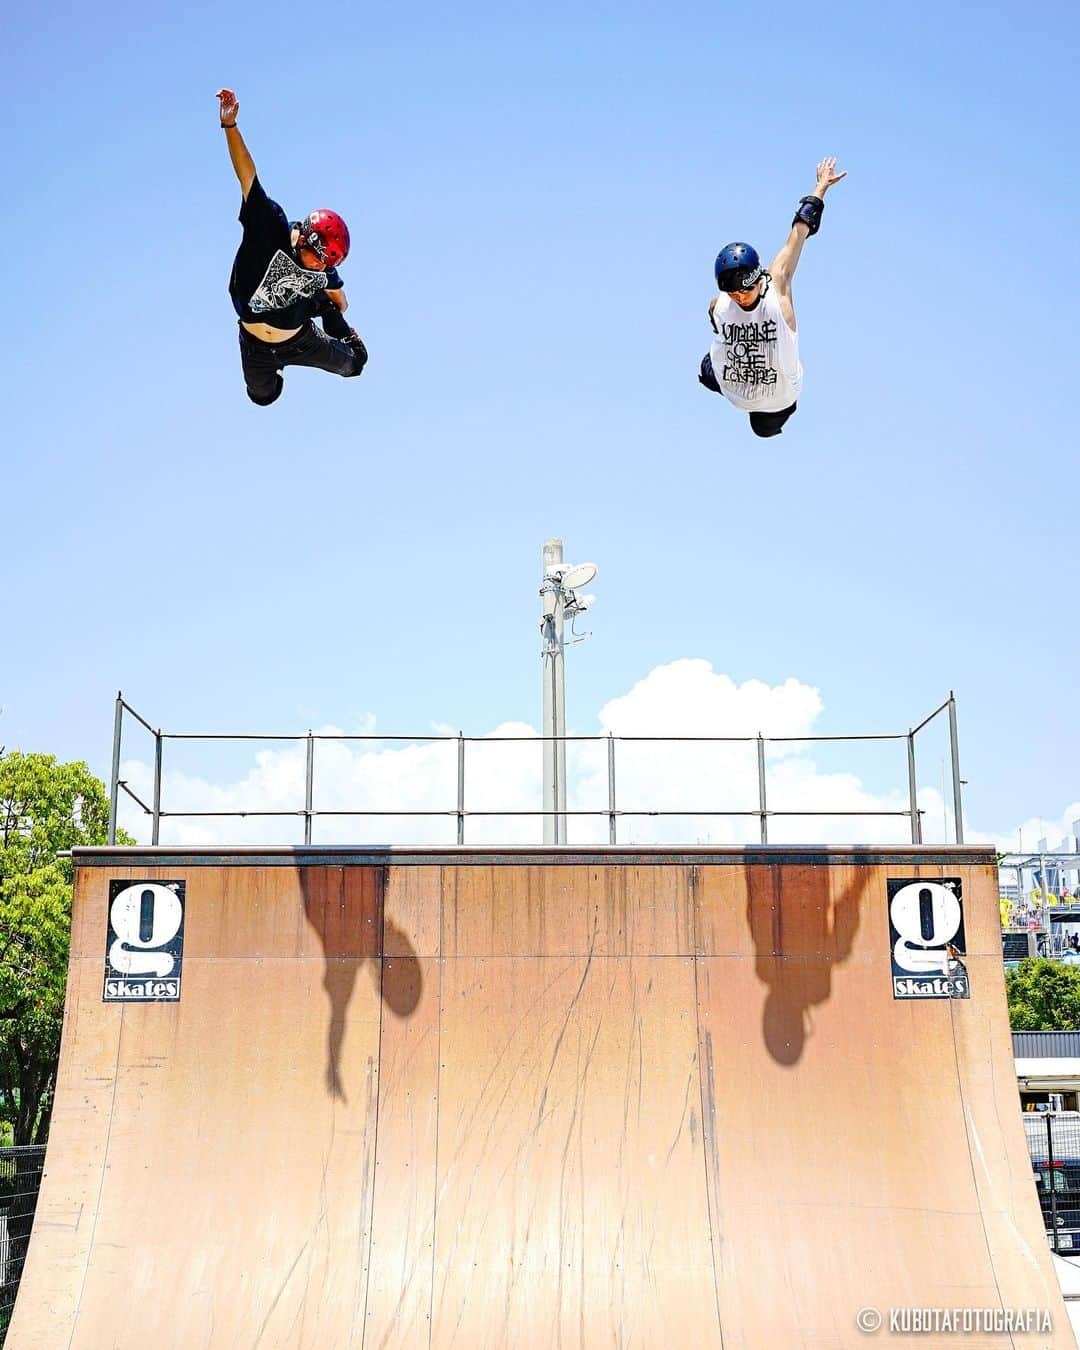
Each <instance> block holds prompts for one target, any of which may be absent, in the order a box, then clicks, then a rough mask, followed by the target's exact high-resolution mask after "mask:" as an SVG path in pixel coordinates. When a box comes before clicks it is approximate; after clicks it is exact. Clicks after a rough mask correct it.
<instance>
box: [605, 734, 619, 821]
mask: <svg viewBox="0 0 1080 1350" xmlns="http://www.w3.org/2000/svg"><path fill="white" fill-rule="evenodd" d="M607 809H608V843H609V844H614V843H617V842H618V841H617V839H616V828H615V822H616V820H617V817H616V815H615V736H614V734H613V733H612V732H610V731H609V732H608V737H607Z"/></svg>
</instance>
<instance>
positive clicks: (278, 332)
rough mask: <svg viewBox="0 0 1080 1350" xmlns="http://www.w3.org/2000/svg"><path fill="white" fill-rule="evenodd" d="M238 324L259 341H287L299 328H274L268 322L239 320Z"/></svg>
mask: <svg viewBox="0 0 1080 1350" xmlns="http://www.w3.org/2000/svg"><path fill="white" fill-rule="evenodd" d="M240 326H241V328H243V329H244V330H245V331H246V332H248V333H250V334H251V336H252V337H255V338H258V339H259V341H260V342H288V340H289V338H292V337H295V336H296V335H297V333H299V331H300V329H299V328H274V327H272V325H270V324H268V323H244V322H243V321H241V324H240Z"/></svg>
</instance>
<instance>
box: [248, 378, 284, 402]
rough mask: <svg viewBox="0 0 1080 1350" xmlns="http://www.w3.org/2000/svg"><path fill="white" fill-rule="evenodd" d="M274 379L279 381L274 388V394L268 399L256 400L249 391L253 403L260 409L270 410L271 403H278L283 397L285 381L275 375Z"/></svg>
mask: <svg viewBox="0 0 1080 1350" xmlns="http://www.w3.org/2000/svg"><path fill="white" fill-rule="evenodd" d="M274 379H275V380H276V381H277V384H276V385H275V386H274V391H273V393H272V394H269V395H268V396H267V397H266V398H256V397H255V395H254V394H253V393H252V392H251V390H250V389H249V390H248V391H247V396H248V398H249V399H251V401H252V403H254V404H256V405H257V406H258V407H260V408H269V406H270V404H271V403H276V402H277V401H278V399H279V398H280V397H281V391H282V390H283V389H284V388H285V381H284V380H283V379H282V378H281V376H280V375H275V376H274Z"/></svg>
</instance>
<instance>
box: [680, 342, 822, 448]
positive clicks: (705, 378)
mask: <svg viewBox="0 0 1080 1350" xmlns="http://www.w3.org/2000/svg"><path fill="white" fill-rule="evenodd" d="M698 383H699V384H703V385H704V386H705V388H706V389H710V390H712V392H713V393H714V394H722V393H723V392H724V391H723V389H722V388H721V387H720V381H719V380H718V379H717V378H716V371H715V370H713V363H712V357H711V356H710V355H709V353H708V352H706V353H705V356H704V357H703V358H702V362H701V370H700V371H699V372H698ZM797 407H798V404H797V403H793V404H792V405H791V407H790V408H782V409H781V410H780V411H779V412H752V413H751V414H750V427H751V430H752V431H753V433H754V435H755V436H779V435H780V432H781V431H782V430H783V427H784V423H785V422H786V421H787V420H788V418H789V417H790V416H791V414H792V413H793V412H794V411H795V409H796V408H797Z"/></svg>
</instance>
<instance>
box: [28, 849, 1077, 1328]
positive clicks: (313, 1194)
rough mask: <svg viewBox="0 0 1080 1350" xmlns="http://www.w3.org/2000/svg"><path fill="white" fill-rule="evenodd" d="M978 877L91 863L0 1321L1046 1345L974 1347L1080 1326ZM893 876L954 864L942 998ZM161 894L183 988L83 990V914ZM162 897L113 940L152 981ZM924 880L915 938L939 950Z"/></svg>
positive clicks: (983, 871) (615, 858) (272, 860)
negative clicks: (1053, 1226) (45, 1126)
mask: <svg viewBox="0 0 1080 1350" xmlns="http://www.w3.org/2000/svg"><path fill="white" fill-rule="evenodd" d="M992 864H993V856H992V855H990V854H987V853H985V852H983V851H980V850H975V849H966V850H965V849H955V850H934V849H929V848H927V849H905V850H858V849H855V850H852V849H837V850H828V849H803V850H787V849H780V848H772V849H769V848H761V849H744V850H739V849H732V850H709V849H680V850H634V849H606V850H594V851H591V852H587V853H584V852H581V853H579V852H574V851H572V850H566V849H552V850H529V851H508V850H501V851H499V850H443V851H436V850H374V849H372V850H362V849H358V850H347V849H315V848H312V849H295V850H284V849H276V850H275V849H262V850H260V849H242V850H241V849H238V850H234V851H224V852H223V851H221V850H190V851H186V852H178V851H177V850H172V849H131V850H125V849H104V850H94V849H88V850H83V851H80V852H78V853H77V854H76V894H75V909H74V914H73V924H72V953H71V966H70V973H69V981H68V1001H67V1009H66V1017H65V1027H64V1042H63V1049H62V1053H61V1067H60V1076H59V1084H58V1089H57V1099H56V1105H55V1109H54V1116H53V1127H52V1136H51V1139H50V1142H49V1150H48V1156H47V1159H46V1169H45V1179H44V1182H43V1186H42V1192H41V1197H40V1200H39V1203H38V1208H37V1214H36V1218H35V1224H34V1232H33V1237H32V1240H31V1247H30V1254H29V1257H28V1261H27V1265H26V1270H25V1273H24V1276H23V1282H22V1288H21V1291H20V1294H19V1299H18V1303H17V1306H16V1309H15V1316H14V1321H13V1325H12V1329H11V1331H10V1333H9V1337H8V1342H7V1344H8V1346H9V1347H10V1348H11V1350H56V1348H57V1347H70V1348H71V1350H129V1348H130V1350H134V1347H136V1346H138V1347H143V1346H145V1345H156V1346H162V1347H176V1348H177V1350H201V1347H207V1348H210V1347H214V1348H215V1350H216V1348H217V1347H220V1348H221V1350H248V1348H251V1350H254V1348H255V1347H260V1348H261V1350H269V1348H270V1347H299V1348H300V1350H338V1348H339V1347H340V1348H341V1350H345V1348H346V1347H349V1348H354V1350H390V1348H391V1347H393V1348H394V1350H413V1348H415V1350H421V1348H423V1350H429V1348H434V1350H451V1348H452V1347H453V1348H455V1350H456V1348H458V1347H460V1348H461V1350H483V1348H485V1347H490V1348H491V1350H496V1347H506V1348H507V1350H568V1348H569V1347H577V1348H579V1350H595V1348H596V1347H605V1346H610V1347H613V1348H616V1350H649V1348H650V1347H658V1348H659V1350H671V1348H673V1347H674V1348H675V1350H683V1348H684V1347H686V1348H689V1347H694V1350H697V1347H702V1348H703V1350H711V1348H713V1347H715V1350H780V1348H781V1347H782V1348H783V1350H789V1348H795V1350H799V1348H802V1350H811V1348H812V1350H825V1348H826V1347H828V1348H829V1350H832V1348H834V1347H852V1350H855V1348H856V1347H863V1350H865V1347H866V1346H867V1345H869V1344H872V1343H873V1338H872V1337H868V1336H867V1335H866V1334H864V1333H863V1332H862V1331H860V1330H859V1328H858V1326H857V1324H856V1315H857V1314H858V1312H859V1310H860V1309H863V1308H866V1307H871V1308H876V1309H879V1310H881V1311H882V1313H883V1314H884V1316H885V1317H886V1319H887V1318H888V1315H889V1310H890V1309H893V1308H896V1309H901V1308H908V1307H918V1308H923V1309H934V1308H940V1309H953V1308H968V1307H970V1308H978V1309H980V1310H982V1315H983V1316H984V1317H985V1316H986V1315H987V1310H997V1311H998V1313H999V1314H1000V1313H1001V1312H1002V1311H1003V1310H1005V1309H1008V1310H1010V1311H1011V1312H1015V1310H1032V1311H1033V1312H1035V1313H1043V1314H1048V1315H1049V1318H1050V1320H1051V1322H1052V1327H1051V1329H1050V1330H1048V1331H1047V1330H1039V1331H1037V1332H1035V1333H1034V1334H1011V1333H1008V1332H993V1331H978V1332H973V1333H968V1334H966V1335H964V1336H963V1337H962V1340H963V1343H964V1344H965V1345H967V1346H977V1347H989V1346H995V1347H1001V1346H1009V1345H1017V1346H1025V1347H1031V1348H1032V1350H1034V1348H1035V1347H1064V1346H1073V1345H1074V1344H1075V1342H1074V1340H1073V1337H1072V1333H1071V1331H1070V1330H1069V1324H1068V1318H1067V1316H1066V1312H1065V1308H1064V1304H1063V1303H1062V1301H1061V1298H1060V1295H1059V1293H1058V1287H1057V1281H1056V1278H1055V1276H1054V1273H1053V1270H1052V1268H1051V1264H1050V1256H1049V1252H1048V1250H1047V1245H1046V1239H1045V1236H1044V1234H1043V1230H1042V1222H1041V1218H1040V1215H1039V1210H1038V1204H1037V1201H1036V1196H1035V1191H1034V1185H1033V1179H1032V1173H1031V1168H1030V1165H1029V1163H1028V1158H1027V1150H1026V1145H1025V1141H1024V1138H1023V1132H1022V1129H1021V1122H1020V1119H1019V1101H1018V1095H1017V1091H1016V1079H1015V1073H1014V1070H1013V1062H1012V1055H1011V1044H1010V1039H1009V1028H1008V1023H1007V1017H1006V1008H1005V998H1004V982H1003V973H1002V961H1001V940H1000V932H999V920H998V905H997V879H996V873H995V871H994V868H993V865H992ZM914 880H920V881H922V882H923V883H940V882H943V881H945V880H950V881H952V880H958V881H959V883H960V885H959V897H960V899H959V904H960V905H961V908H962V917H963V923H964V929H963V945H962V948H961V949H958V950H957V951H954V952H953V953H952V955H953V958H954V959H959V960H961V961H962V967H961V968H957V967H955V966H954V967H953V973H954V974H955V972H956V970H957V969H960V970H961V973H962V974H963V975H964V976H965V977H966V981H967V992H968V993H969V997H960V996H957V995H958V993H959V992H962V982H961V983H960V984H956V985H950V986H949V992H947V993H945V994H943V995H942V996H938V997H928V996H920V997H895V996H894V993H895V990H894V971H893V967H892V951H893V941H894V937H895V934H894V933H893V932H892V931H891V929H890V899H889V897H890V883H892V887H891V890H892V892H895V891H896V888H897V886H898V885H899V884H902V883H904V882H908V881H914ZM178 882H182V883H183V907H184V915H183V918H184V922H183V932H182V937H183V952H182V958H181V961H182V964H181V966H179V967H178V968H177V969H178V970H179V971H180V972H181V974H180V984H179V998H178V999H175V1000H172V1001H130V1000H129V1001H121V1002H113V1001H110V1002H106V1001H104V1000H103V996H102V995H103V990H104V987H105V974H106V947H107V945H109V944H110V941H112V940H116V936H117V935H116V932H115V931H114V932H113V933H112V934H111V936H110V929H109V924H110V912H111V911H110V901H111V898H112V897H113V896H115V895H117V894H118V893H120V892H123V891H124V890H125V887H126V886H128V885H130V884H131V883H142V884H143V885H144V886H145V887H149V886H151V885H172V884H173V883H178ZM946 889H948V888H946ZM950 893H953V892H950ZM154 894H157V893H156V892H154V893H151V894H150V896H149V897H148V898H147V897H146V895H145V892H144V891H139V892H137V893H136V902H135V903H136V907H138V905H139V904H141V905H142V908H140V909H138V913H137V914H136V915H135V918H133V919H130V920H129V927H128V928H127V929H126V930H125V931H126V932H127V934H128V940H130V943H131V944H133V946H134V948H136V949H138V951H139V952H140V953H142V956H141V957H140V958H139V959H143V960H145V961H148V962H151V963H154V962H158V961H160V963H161V965H160V969H159V974H160V971H161V970H165V969H167V968H170V967H169V963H170V961H171V960H172V958H171V957H168V956H163V955H162V954H161V953H162V952H163V951H164V948H163V947H160V945H155V944H158V929H157V928H156V927H155V923H156V919H155V914H156V912H157V911H156V910H155V909H154V904H153V903H152V901H153V895H154ZM939 894H940V889H939V890H937V891H933V892H931V891H930V890H929V889H927V887H926V885H925V884H924V886H923V888H922V890H920V891H919V892H918V893H917V900H916V904H917V905H921V906H922V907H923V908H922V909H919V910H918V911H917V913H916V917H915V919H914V920H911V922H914V923H916V925H919V924H921V925H922V929H921V930H920V931H921V932H922V937H921V938H919V939H918V941H917V943H916V945H917V946H918V945H919V943H922V947H920V952H921V951H922V948H923V947H925V948H927V949H928V951H929V952H930V955H929V956H928V958H927V959H928V960H930V961H931V964H932V962H933V960H935V959H937V958H936V957H934V955H933V951H934V950H936V948H935V946H934V943H935V940H936V934H937V931H938V927H937V926H938V918H936V917H935V915H936V914H937V911H936V910H935V911H932V909H931V908H928V906H930V905H931V897H932V895H939ZM139 896H143V897H144V898H143V899H142V900H141V901H140V900H139V899H138V897H139ZM165 899H166V900H167V901H168V902H169V904H170V905H171V904H172V903H173V902H172V901H171V900H169V897H168V896H166V897H165ZM946 899H948V897H946ZM118 903H120V902H118ZM949 903H951V902H949ZM950 913H951V911H950ZM893 917H894V919H895V912H894V915H893ZM950 921H951V920H950ZM113 922H114V923H116V922H119V920H118V919H117V918H116V917H115V914H114V919H113ZM131 925H134V926H131ZM950 931H951V930H950ZM110 950H111V951H112V950H114V949H113V948H112V947H111V946H110ZM147 953H149V955H147ZM938 955H939V956H940V957H941V959H942V960H944V952H943V951H942V952H941V953H939V954H938ZM117 959H123V954H122V953H121V955H120V957H118V958H117ZM121 984H123V981H121ZM132 987H134V986H130V985H124V989H125V990H126V991H127V992H131V988H132ZM149 987H150V986H149V985H147V988H149ZM155 987H156V988H157V989H158V990H159V992H160V990H161V989H162V988H164V987H165V986H164V985H162V984H160V983H159V984H158V985H157V986H155ZM920 987H922V986H920ZM906 988H907V986H905V985H902V984H901V985H897V986H896V989H898V990H900V991H901V992H903V990H904V989H906ZM881 1339H882V1343H885V1342H887V1343H888V1344H889V1345H890V1346H904V1345H911V1346H916V1345H918V1346H941V1345H949V1344H957V1343H958V1341H957V1338H956V1337H955V1336H954V1335H949V1334H946V1333H941V1334H940V1335H935V1334H930V1335H927V1334H925V1333H922V1332H918V1331H911V1332H893V1333H892V1334H889V1333H888V1331H887V1329H886V1331H884V1332H883V1333H882V1334H881Z"/></svg>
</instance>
